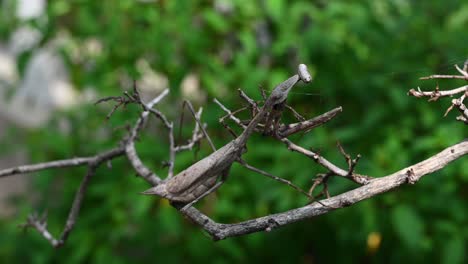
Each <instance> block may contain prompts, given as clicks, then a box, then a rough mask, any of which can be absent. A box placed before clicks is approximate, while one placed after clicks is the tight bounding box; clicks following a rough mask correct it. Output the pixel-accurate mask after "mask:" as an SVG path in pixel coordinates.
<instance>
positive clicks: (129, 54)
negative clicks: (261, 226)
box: [0, 0, 468, 263]
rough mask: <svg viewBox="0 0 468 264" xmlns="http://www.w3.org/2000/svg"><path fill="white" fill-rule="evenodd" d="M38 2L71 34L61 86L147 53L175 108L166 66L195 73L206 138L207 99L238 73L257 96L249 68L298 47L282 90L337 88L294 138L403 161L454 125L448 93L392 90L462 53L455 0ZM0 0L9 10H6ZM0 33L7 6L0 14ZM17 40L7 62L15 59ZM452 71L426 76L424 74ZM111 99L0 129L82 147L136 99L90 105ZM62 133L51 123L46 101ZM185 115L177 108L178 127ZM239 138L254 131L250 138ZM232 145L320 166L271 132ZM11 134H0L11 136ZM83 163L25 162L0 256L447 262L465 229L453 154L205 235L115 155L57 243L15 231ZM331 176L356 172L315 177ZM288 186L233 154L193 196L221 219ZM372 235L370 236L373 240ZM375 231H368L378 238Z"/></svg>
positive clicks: (151, 130) (116, 133)
mask: <svg viewBox="0 0 468 264" xmlns="http://www.w3.org/2000/svg"><path fill="white" fill-rule="evenodd" d="M48 3H49V4H48V9H47V19H42V20H32V21H28V22H27V23H28V24H30V25H31V26H33V27H35V28H37V29H39V30H40V31H41V32H42V33H43V34H45V36H46V37H45V40H44V42H45V41H46V40H47V39H52V38H54V37H56V36H57V35H58V34H64V33H65V34H68V35H69V36H71V39H72V42H71V43H69V44H67V45H65V46H64V47H63V49H62V51H61V52H62V55H63V57H64V58H65V60H66V61H67V64H68V67H69V71H70V74H71V77H72V81H73V83H74V85H75V86H76V87H79V88H80V87H81V88H83V87H89V86H92V87H95V89H96V92H97V93H98V94H99V95H100V96H108V95H119V94H121V92H122V91H123V90H128V89H130V87H129V85H128V83H127V84H125V82H122V78H123V77H122V76H129V77H131V78H139V77H140V74H141V73H140V72H139V71H138V69H137V64H138V63H137V62H138V61H139V60H141V59H144V60H146V61H147V62H148V63H149V66H150V67H151V69H153V70H154V71H157V72H159V73H161V74H163V75H165V76H167V78H168V79H169V87H170V88H171V97H170V98H169V99H167V100H166V101H165V103H163V104H162V105H161V106H160V107H161V110H162V111H165V112H166V113H168V115H169V116H170V117H171V118H172V119H173V120H177V119H178V118H179V115H180V113H181V111H182V110H181V109H180V98H181V93H182V92H181V89H180V88H179V87H180V85H181V81H182V80H183V78H184V77H185V76H186V75H187V74H189V73H192V74H195V75H196V76H197V77H198V78H199V79H200V85H201V87H202V89H203V90H202V91H200V93H206V100H205V101H203V100H202V101H199V102H198V103H197V105H203V106H204V108H205V111H204V114H203V121H204V122H207V123H208V126H209V132H210V134H211V135H212V137H213V138H214V139H215V143H216V145H217V146H221V145H222V144H223V143H226V142H228V140H230V136H229V135H228V133H227V132H226V131H225V130H224V129H223V128H222V127H221V126H220V125H219V124H218V118H219V117H220V116H221V115H222V114H223V113H222V111H221V110H220V109H219V108H218V107H216V106H215V105H214V104H213V102H212V98H213V97H218V98H220V99H222V101H223V103H225V104H226V105H228V106H229V107H232V108H236V107H239V106H240V105H241V104H240V101H239V99H238V97H237V92H236V89H237V88H242V89H244V90H245V91H246V92H247V93H248V94H249V95H251V96H253V97H255V98H256V99H260V96H259V93H258V86H259V85H262V86H263V87H265V88H268V89H270V88H271V87H273V86H274V85H275V84H277V83H279V82H280V81H282V80H284V79H285V78H287V77H288V76H290V75H291V74H292V73H293V72H294V71H295V67H296V65H297V64H298V63H300V62H302V63H306V64H307V65H309V69H310V70H311V71H312V72H313V75H314V77H315V80H314V82H313V83H312V84H311V85H302V86H300V87H298V88H295V91H294V92H295V93H293V94H292V95H291V97H290V101H289V103H290V104H291V105H294V107H296V109H298V110H299V111H300V112H301V113H303V114H304V115H306V116H308V117H312V116H315V115H318V114H320V113H322V112H324V111H326V110H330V109H331V108H334V107H336V106H338V105H341V106H343V109H344V112H343V113H342V114H340V115H339V117H337V118H336V119H335V120H333V121H332V122H331V123H329V124H327V125H326V126H324V127H322V128H319V129H316V130H314V131H313V132H312V133H310V134H307V135H303V136H299V137H296V138H294V140H295V141H296V142H298V143H299V144H300V145H302V146H305V147H313V148H314V149H320V150H321V153H322V154H323V155H324V156H325V157H327V158H329V159H330V160H332V161H334V162H336V163H339V164H342V165H344V162H343V158H342V157H341V156H340V154H339V152H338V150H337V148H336V147H335V143H336V141H340V142H341V143H342V145H343V146H344V147H345V148H346V150H347V151H348V152H350V153H351V154H354V155H355V154H357V153H361V154H362V155H363V158H362V159H361V162H360V164H359V165H358V169H357V170H358V172H360V173H365V174H369V175H373V176H383V175H386V174H389V173H392V172H394V171H396V170H398V169H400V168H403V167H405V166H408V165H410V164H413V163H415V162H418V161H420V160H422V159H424V158H426V157H428V156H430V155H432V154H434V153H436V152H437V151H440V150H441V149H442V148H444V147H446V146H449V145H450V144H454V143H456V142H459V141H460V140H461V139H463V138H464V137H465V136H466V127H463V125H461V124H460V123H457V122H455V121H454V116H455V113H452V114H450V115H449V117H447V118H442V114H443V112H444V111H445V109H446V107H448V104H449V102H448V100H445V101H444V100H441V101H439V102H436V103H427V102H425V101H423V100H417V99H415V98H409V97H408V96H407V95H406V92H407V91H408V90H409V89H410V88H414V87H417V86H420V87H421V88H423V89H424V88H425V89H432V88H434V87H435V85H436V83H435V82H431V81H424V82H423V81H420V80H418V78H419V77H421V76H425V75H429V74H433V73H445V74H449V73H453V72H454V71H453V64H455V63H458V64H460V65H461V64H462V63H463V61H464V60H465V58H466V56H467V50H466V43H468V39H467V38H468V35H467V34H466V28H467V25H468V4H462V3H459V2H458V1H443V2H442V1H419V2H416V1H370V0H369V1H330V2H329V1H314V2H312V1H300V0H298V1H285V0H272V1H240V0H235V1H224V0H218V1H180V0H172V1H167V0H160V1H131V0H121V1H85V0H82V1H65V0H51V1H48ZM4 14H8V12H5V13H4ZM0 22H1V23H0V34H1V35H0V36H1V38H3V39H5V38H6V37H7V36H8V35H9V34H10V33H11V30H12V28H13V27H14V26H16V25H17V24H18V23H19V21H15V19H14V18H12V17H8V16H6V15H5V16H3V17H0ZM93 38H94V39H98V40H99V41H100V42H101V43H102V52H101V53H99V54H97V55H93V56H91V55H89V56H83V57H79V58H75V57H74V55H73V47H81V46H82V45H84V43H85V42H86V41H87V40H89V39H93ZM28 58H29V57H28V54H24V55H23V56H22V57H21V60H20V62H19V64H18V67H19V70H20V71H23V70H24V64H25V61H27V60H28ZM457 85H463V83H462V82H456V81H443V82H440V86H441V88H450V87H452V88H454V87H456V86H457ZM110 107H111V106H110V105H106V106H99V107H96V106H93V105H92V104H88V105H86V106H82V107H80V109H74V110H71V111H68V112H62V113H58V114H57V115H56V116H57V117H56V118H55V119H54V120H52V121H51V122H50V123H49V124H48V125H47V126H46V127H45V128H44V129H41V130H28V131H12V132H11V133H12V134H16V135H17V133H20V134H21V135H23V136H24V137H25V138H26V142H27V143H26V144H27V148H28V153H29V154H30V155H31V158H32V160H33V161H35V162H40V161H46V160H53V159H61V158H66V157H71V156H74V155H89V154H93V153H96V152H98V151H101V150H104V149H107V148H110V147H112V146H115V144H116V143H117V142H118V140H119V139H120V138H121V136H122V135H123V134H124V130H121V129H120V130H119V129H115V128H116V127H118V126H121V125H124V124H127V123H132V122H133V121H134V120H135V118H136V116H137V113H138V109H137V108H135V107H128V108H127V109H126V110H125V111H118V112H117V113H116V114H115V115H114V116H113V117H112V118H111V120H110V121H109V122H104V119H105V115H106V114H107V112H108V111H109V110H110ZM64 117H66V118H67V119H68V120H70V124H71V131H72V132H71V133H70V134H66V133H65V134H64V133H62V132H59V130H58V127H59V123H60V119H61V118H64ZM192 125H193V122H189V121H186V124H185V126H184V129H183V132H184V133H183V135H184V136H185V137H187V136H188V135H189V133H190V129H191V127H192ZM163 133H164V132H163V131H162V130H161V126H160V124H157V121H154V120H153V122H152V124H151V125H150V126H149V127H148V129H147V130H146V131H145V133H144V134H143V135H142V138H141V141H140V142H139V143H138V146H137V147H138V151H139V153H141V155H142V157H143V159H144V161H145V163H146V164H148V166H150V167H152V168H154V169H155V170H156V171H157V172H158V173H159V174H160V175H165V173H166V170H165V169H164V168H162V166H161V162H162V161H164V160H165V159H167V146H168V145H167V141H166V135H165V134H163ZM252 142H254V143H252ZM249 146H250V148H249V152H248V153H247V155H246V157H247V160H248V161H249V162H250V163H252V164H255V165H256V166H258V167H260V168H263V169H265V170H268V171H270V172H272V173H274V174H276V175H280V176H282V177H284V178H287V179H291V180H293V181H294V182H296V183H297V184H299V185H301V186H303V187H304V188H307V187H308V186H310V184H311V183H312V180H313V178H314V175H315V174H316V173H319V172H323V170H322V169H321V168H318V167H317V166H316V165H315V164H314V163H313V162H312V161H310V160H307V159H305V158H303V157H301V156H299V155H296V154H294V153H290V152H288V151H287V150H285V148H284V146H282V145H280V144H279V143H277V142H274V141H272V140H268V139H264V138H261V136H258V135H257V136H254V138H253V140H251V143H250V144H249ZM12 147H13V146H12ZM208 152H209V148H208V145H207V144H206V143H203V144H202V145H201V146H200V150H199V151H198V153H197V155H196V156H195V155H194V153H184V154H181V155H180V156H179V157H178V158H177V166H176V169H178V170H181V169H182V168H185V167H186V166H188V165H189V164H190V163H192V162H193V161H194V159H196V158H200V157H202V156H203V155H206V154H207V153H208ZM83 175H84V169H83V168H81V169H66V170H53V171H47V172H41V173H36V174H35V176H34V178H33V181H34V183H33V184H32V186H33V189H34V193H35V196H37V198H36V199H33V200H31V199H30V198H28V197H20V198H19V199H17V200H16V201H15V202H16V203H17V205H18V208H19V212H18V214H17V215H15V216H14V217H13V218H11V219H2V220H0V233H1V236H0V259H3V260H10V261H11V260H14V261H15V262H22V263H44V262H46V263H53V262H63V261H66V262H67V263H83V262H86V263H103V262H106V263H127V262H150V261H155V262H162V263H164V262H169V261H170V262H186V261H188V260H190V261H192V262H206V261H209V262H215V263H225V262H240V261H251V262H254V261H255V262H256V261H262V262H269V261H277V262H285V261H288V262H304V263H309V262H319V263H323V262H338V263H343V262H391V263H393V262H397V261H407V262H423V261H424V262H431V261H432V262H443V263H461V262H463V261H464V260H465V259H466V257H467V256H466V253H465V252H466V250H467V247H468V244H467V240H466V238H467V237H468V228H467V226H468V225H467V224H468V218H467V217H468V215H467V213H466V212H467V211H468V206H467V199H468V198H467V196H466V193H465V192H464V190H465V189H466V187H467V183H468V166H467V163H466V161H464V160H463V161H462V160H460V161H457V162H455V163H453V164H450V165H449V166H448V167H447V168H445V169H443V170H442V171H440V172H437V173H434V174H433V175H430V176H428V177H425V178H424V179H422V180H421V181H420V182H418V184H416V185H415V186H405V187H402V188H400V189H398V190H397V191H394V192H392V193H387V194H384V195H380V196H379V197H375V198H373V199H370V200H367V201H364V202H361V203H359V204H357V205H354V206H352V207H350V208H346V209H342V210H339V211H336V212H333V213H330V214H328V215H325V216H321V217H316V218H313V219H310V220H306V221H303V222H301V223H297V224H293V225H290V226H287V227H284V228H281V229H278V230H274V231H273V232H271V233H257V234H253V235H249V236H243V237H239V238H230V239H227V240H224V241H220V242H216V243H214V242H212V241H211V240H210V239H209V238H208V237H207V236H206V235H205V234H203V232H202V231H201V230H200V228H198V227H196V226H194V225H192V224H191V223H189V222H188V221H186V220H185V219H183V217H181V216H180V215H179V214H178V213H177V212H176V211H175V210H174V209H172V208H171V207H170V206H169V205H168V203H167V202H166V201H164V200H161V199H157V198H155V197H143V196H141V195H139V194H138V193H139V192H141V191H142V190H145V189H146V188H147V187H148V186H147V185H146V184H145V183H144V182H142V181H141V180H139V179H138V178H135V177H134V173H133V172H132V171H131V170H130V168H129V164H128V163H127V162H125V161H123V160H116V161H114V162H113V168H112V169H111V170H109V169H105V168H101V169H99V170H98V174H97V175H96V177H95V178H94V179H93V181H92V184H91V185H90V188H89V191H88V193H87V196H86V198H85V201H84V206H83V209H82V211H81V213H80V217H79V220H78V222H77V225H76V228H75V230H74V232H73V233H72V234H71V236H70V238H69V241H68V242H67V243H66V245H65V246H64V247H63V248H61V249H60V250H54V249H52V248H51V247H50V246H49V244H48V243H47V242H46V241H45V240H43V239H42V238H41V237H40V236H39V235H38V234H37V233H35V232H33V231H31V232H27V233H26V234H23V233H22V232H21V231H20V230H19V229H18V228H17V225H18V224H19V223H21V222H22V221H23V220H24V219H25V218H26V216H27V214H28V213H29V212H31V211H34V210H40V211H41V210H45V209H46V208H47V209H48V212H49V227H50V229H51V230H52V232H54V234H58V232H60V230H61V228H62V226H63V224H64V221H65V219H66V216H67V213H68V209H69V207H70V205H71V202H72V199H73V195H74V192H75V190H76V187H77V186H78V184H79V182H80V180H81V177H82V176H83ZM331 184H332V186H331V191H332V193H333V194H337V193H339V192H342V191H345V190H349V189H351V188H353V187H356V186H355V185H353V184H351V183H348V182H345V181H344V180H341V179H333V180H332V182H331ZM304 202H305V201H304V199H303V198H301V197H300V196H299V195H298V194H297V193H294V192H292V191H291V190H290V189H289V188H288V187H285V186H282V185H279V184H277V183H276V182H272V181H270V180H269V179H266V178H264V177H262V176H259V175H255V174H253V173H251V172H248V171H245V170H243V169H242V168H240V167H239V166H234V167H233V168H232V170H231V177H230V178H229V180H228V182H227V183H226V184H224V185H223V187H222V188H221V189H220V190H219V191H218V192H217V194H215V195H212V196H210V197H209V198H207V199H205V201H204V202H202V203H200V205H199V207H200V208H201V209H202V210H203V211H205V212H206V213H208V214H209V215H211V216H212V217H213V218H214V219H215V220H217V221H223V222H236V221H241V220H246V219H249V218H252V217H258V216H262V215H265V214H269V213H275V212H280V211H283V210H287V209H291V208H294V207H297V206H300V205H302V204H303V203H304ZM376 241H377V242H376ZM378 241H381V242H380V243H378Z"/></svg>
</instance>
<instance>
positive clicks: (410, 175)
mask: <svg viewBox="0 0 468 264" xmlns="http://www.w3.org/2000/svg"><path fill="white" fill-rule="evenodd" d="M406 180H407V181H408V183H409V184H415V183H416V182H417V181H418V180H419V178H418V177H416V174H415V173H414V170H413V168H410V169H408V170H407V171H406Z"/></svg>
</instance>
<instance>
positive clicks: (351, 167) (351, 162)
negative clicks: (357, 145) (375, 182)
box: [336, 142, 361, 177]
mask: <svg viewBox="0 0 468 264" xmlns="http://www.w3.org/2000/svg"><path fill="white" fill-rule="evenodd" d="M336 145H337V146H338V148H339V150H340V152H341V154H343V156H344V158H345V160H346V163H348V175H347V176H350V177H353V174H354V169H355V168H356V165H357V163H358V161H359V159H360V158H361V154H357V156H356V158H354V159H352V158H351V156H350V155H349V154H347V153H346V152H345V150H344V148H343V146H341V144H340V142H337V143H336Z"/></svg>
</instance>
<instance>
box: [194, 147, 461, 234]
mask: <svg viewBox="0 0 468 264" xmlns="http://www.w3.org/2000/svg"><path fill="white" fill-rule="evenodd" d="M466 154H468V140H464V141H462V142H460V143H458V144H455V145H453V146H451V147H449V148H446V149H444V150H443V151H441V152H439V153H438V154H436V155H434V156H432V157H430V158H428V159H426V160H424V161H422V162H419V163H417V164H415V165H412V166H409V167H407V168H404V169H402V170H400V171H398V172H395V173H393V174H390V175H388V176H385V177H382V178H376V179H372V180H370V182H369V183H368V184H366V185H363V186H361V187H359V188H356V189H354V190H351V191H348V192H346V193H343V194H340V195H337V196H334V197H331V198H329V199H325V200H321V201H320V203H318V202H315V203H312V204H310V205H307V206H304V207H300V208H297V209H293V210H289V211H286V212H283V213H279V214H272V215H268V216H264V217H259V218H255V219H251V220H248V221H245V222H240V223H236V224H218V223H215V222H213V221H211V220H210V219H207V218H206V216H203V215H200V214H199V213H198V212H196V211H195V210H194V209H193V208H190V210H188V211H187V214H191V218H192V219H193V220H194V221H195V222H196V223H197V224H199V225H201V226H202V227H203V228H204V229H205V230H206V231H207V232H208V233H209V234H210V235H211V236H212V237H213V239H215V240H219V239H225V238H227V237H233V236H241V235H245V234H250V233H254V232H259V231H270V230H272V229H273V228H276V227H280V226H284V225H287V224H291V223H295V222H298V221H301V220H304V219H307V218H311V217H314V216H318V215H323V214H325V213H328V212H330V211H332V210H336V209H339V208H343V207H347V206H350V205H353V204H355V203H358V202H360V201H362V200H365V199H369V198H371V197H374V196H376V195H378V194H381V193H384V192H388V191H390V190H393V189H395V188H397V187H398V186H400V185H402V184H405V183H408V177H409V176H408V171H410V170H411V171H412V172H413V174H412V178H413V180H412V181H411V182H412V183H414V182H416V181H418V180H419V179H420V178H421V177H423V176H424V175H427V174H430V173H433V172H435V171H437V170H440V169H442V168H443V167H445V166H446V165H447V164H448V163H450V162H452V161H454V160H456V159H458V158H460V157H462V156H464V155H466ZM322 204H324V205H325V206H324V205H322Z"/></svg>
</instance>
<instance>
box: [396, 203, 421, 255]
mask: <svg viewBox="0 0 468 264" xmlns="http://www.w3.org/2000/svg"><path fill="white" fill-rule="evenodd" d="M391 216H392V222H393V225H394V229H395V232H396V233H397V235H398V236H399V237H400V239H401V241H402V242H403V243H404V244H405V245H406V246H407V247H408V248H410V249H411V250H418V249H419V248H420V247H421V243H422V240H423V239H424V222H423V221H422V220H421V218H420V217H419V215H418V214H417V213H415V211H414V209H412V208H411V207H409V206H407V205H400V206H397V207H396V208H394V209H393V211H392V215H391Z"/></svg>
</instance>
